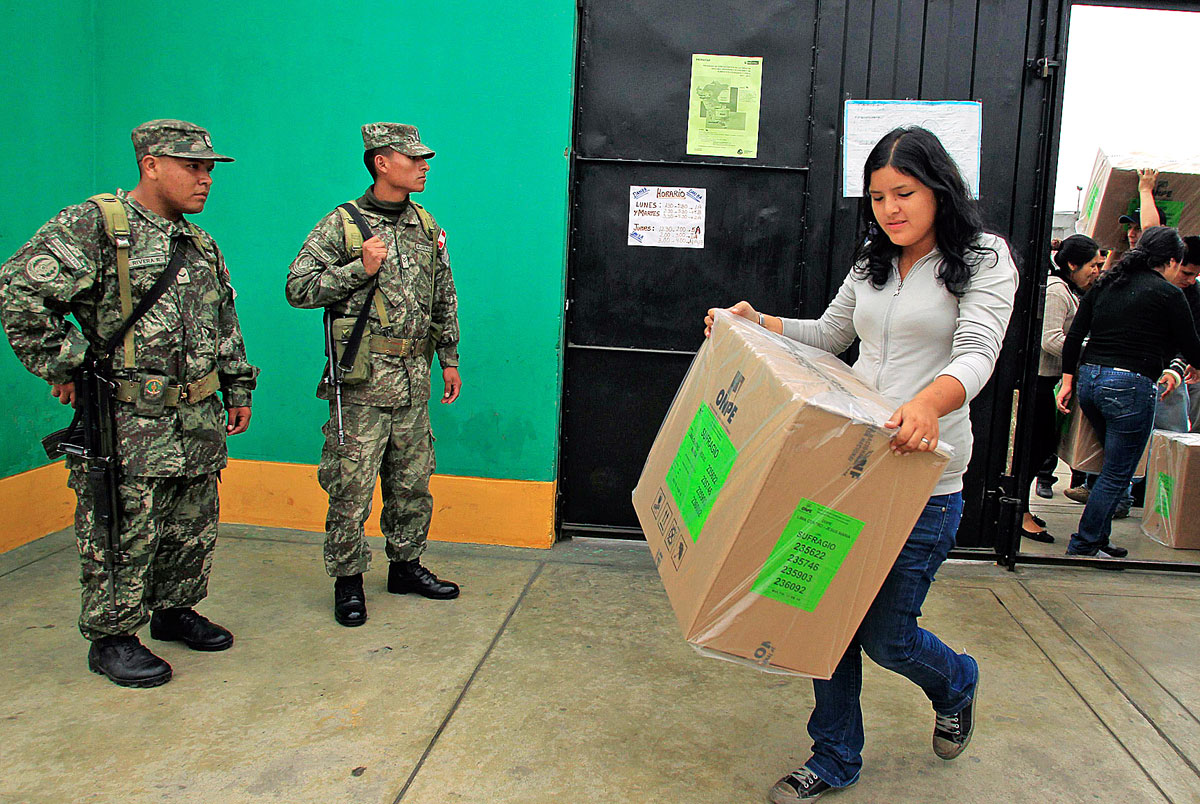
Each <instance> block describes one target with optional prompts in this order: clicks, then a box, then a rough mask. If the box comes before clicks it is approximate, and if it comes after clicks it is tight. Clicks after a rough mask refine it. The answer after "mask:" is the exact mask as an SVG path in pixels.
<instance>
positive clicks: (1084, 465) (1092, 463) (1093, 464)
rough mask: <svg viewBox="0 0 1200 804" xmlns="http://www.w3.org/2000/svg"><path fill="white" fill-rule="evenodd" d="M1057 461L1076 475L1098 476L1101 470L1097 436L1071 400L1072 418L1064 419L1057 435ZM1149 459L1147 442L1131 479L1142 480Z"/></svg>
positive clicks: (1102, 462)
mask: <svg viewBox="0 0 1200 804" xmlns="http://www.w3.org/2000/svg"><path fill="white" fill-rule="evenodd" d="M1058 457H1060V458H1062V460H1063V463H1065V464H1066V465H1067V466H1069V467H1071V468H1072V469H1074V470H1075V471H1077V472H1090V473H1092V474H1094V475H1098V474H1100V470H1101V469H1103V468H1104V445H1103V444H1101V443H1100V438H1099V437H1098V436H1097V435H1096V430H1095V429H1094V428H1093V427H1092V422H1091V420H1090V419H1088V417H1087V416H1085V415H1083V411H1082V410H1081V409H1080V407H1079V405H1078V404H1077V402H1076V401H1075V400H1074V399H1072V400H1071V415H1070V416H1068V417H1067V421H1066V423H1065V424H1064V426H1063V429H1062V431H1061V432H1060V433H1059V439H1058ZM1149 457H1150V444H1149V442H1147V444H1146V449H1145V450H1143V451H1142V458H1141V460H1139V461H1138V465H1137V468H1136V469H1134V470H1133V476H1134V477H1145V475H1146V462H1147V460H1148V459H1149Z"/></svg>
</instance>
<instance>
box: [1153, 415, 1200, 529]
mask: <svg viewBox="0 0 1200 804" xmlns="http://www.w3.org/2000/svg"><path fill="white" fill-rule="evenodd" d="M1150 456H1151V457H1150V475H1149V476H1148V477H1147V479H1146V507H1145V509H1144V510H1143V512H1142V533H1145V534H1146V535H1147V536H1149V537H1150V538H1151V539H1153V540H1154V541H1156V542H1158V543H1159V544H1165V545H1166V546H1167V547H1178V548H1181V549H1187V550H1200V434H1196V433H1172V432H1168V431H1166V430H1155V431H1154V437H1153V438H1152V439H1151V450H1150Z"/></svg>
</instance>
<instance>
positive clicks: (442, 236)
mask: <svg viewBox="0 0 1200 804" xmlns="http://www.w3.org/2000/svg"><path fill="white" fill-rule="evenodd" d="M445 247H446V230H445V229H443V230H442V231H441V234H439V235H438V248H445Z"/></svg>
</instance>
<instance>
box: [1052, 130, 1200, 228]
mask: <svg viewBox="0 0 1200 804" xmlns="http://www.w3.org/2000/svg"><path fill="white" fill-rule="evenodd" d="M1147 167H1152V168H1155V169H1156V170H1158V181H1157V182H1156V183H1155V186H1154V203H1155V205H1156V206H1157V207H1159V208H1160V209H1161V210H1162V211H1163V212H1165V213H1166V214H1167V220H1165V221H1161V223H1162V224H1163V225H1164V226H1174V227H1175V228H1176V229H1179V230H1180V231H1181V232H1185V233H1186V232H1195V231H1197V229H1200V175H1198V174H1200V160H1198V159H1196V158H1195V157H1189V158H1186V159H1184V160H1182V161H1180V160H1177V159H1174V158H1168V157H1166V156H1163V155H1161V154H1147V153H1126V154H1106V153H1104V151H1103V150H1100V151H1098V152H1097V153H1096V162H1095V164H1094V165H1093V166H1092V176H1091V179H1090V180H1089V181H1088V188H1087V192H1085V193H1084V196H1083V209H1082V210H1081V213H1080V216H1079V220H1078V221H1076V223H1075V231H1077V232H1080V233H1081V234H1085V235H1089V236H1091V237H1093V238H1095V239H1096V240H1097V241H1098V242H1099V243H1100V245H1101V246H1103V247H1107V248H1115V249H1117V250H1118V251H1124V250H1125V249H1126V248H1128V241H1127V240H1126V238H1125V227H1124V226H1122V225H1121V224H1120V223H1119V221H1118V219H1119V218H1120V217H1121V216H1122V215H1133V214H1134V210H1136V209H1139V208H1140V207H1141V201H1140V200H1139V196H1138V176H1137V171H1138V168H1147ZM1134 217H1137V216H1136V215H1134Z"/></svg>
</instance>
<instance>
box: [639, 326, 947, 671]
mask: <svg viewBox="0 0 1200 804" xmlns="http://www.w3.org/2000/svg"><path fill="white" fill-rule="evenodd" d="M896 407H898V404H897V402H896V401H895V400H888V399H885V398H884V397H883V396H881V395H880V394H878V393H876V392H875V391H873V390H871V389H870V388H868V387H867V386H866V385H865V384H864V383H863V382H862V381H861V380H860V379H859V378H858V377H857V375H855V374H854V372H853V371H852V370H851V369H850V368H849V367H848V366H846V365H845V364H844V363H842V362H841V361H839V360H838V359H837V358H835V357H833V356H832V355H829V354H826V353H825V352H821V351H820V350H817V349H811V348H809V347H806V346H803V345H801V344H798V343H795V342H793V341H790V340H788V339H786V338H783V337H781V336H778V335H775V334H773V333H770V332H767V331H766V330H764V329H762V328H761V327H758V326H757V325H755V324H752V323H750V322H748V321H746V320H744V319H742V318H738V317H735V316H732V315H730V314H728V313H724V312H722V313H719V314H718V317H717V321H716V325H715V326H714V328H713V334H712V337H711V338H709V339H708V341H707V342H705V344H704V345H703V347H702V348H701V349H700V352H699V353H698V354H697V355H696V358H695V360H694V361H693V363H692V366H691V368H690V369H689V371H688V374H687V376H686V377H685V378H684V381H683V385H682V386H681V387H680V389H679V392H678V394H677V395H676V397H675V401H674V403H672V405H671V409H670V411H669V412H668V414H667V417H666V419H665V420H664V421H663V424H662V428H661V429H660V430H659V433H658V437H657V438H656V439H655V441H654V446H653V447H652V449H651V450H650V456H649V458H648V459H647V460H646V466H645V468H644V469H643V470H642V476H641V479H640V480H639V481H638V485H637V488H636V489H635V490H634V492H633V505H634V508H635V509H636V511H637V515H638V519H639V520H640V521H641V525H642V530H643V531H645V534H646V540H647V541H648V542H649V545H650V549H651V552H652V554H653V556H654V560H655V563H656V564H657V566H658V569H659V573H660V574H661V576H662V580H663V584H664V585H665V586H666V590H667V596H668V597H669V598H670V600H671V605H672V606H673V608H674V610H675V614H676V616H677V617H678V619H679V624H680V626H681V627H682V628H683V632H684V636H685V638H686V639H687V640H688V641H689V642H690V643H691V644H692V645H694V646H696V647H697V648H699V649H701V650H702V651H704V652H709V653H712V654H715V655H718V656H720V657H722V658H730V659H734V660H745V661H747V662H752V663H754V664H757V665H759V666H761V667H763V668H766V669H771V670H775V671H782V672H791V673H795V674H799V675H807V676H813V677H817V678H829V677H830V676H831V675H832V673H833V670H834V668H835V667H836V666H837V663H838V661H839V660H840V659H841V657H842V654H844V653H845V651H846V647H847V645H849V643H850V639H851V637H853V635H854V632H855V631H856V630H857V629H858V626H859V623H860V622H861V621H862V618H863V616H864V615H865V614H866V612H867V608H868V607H869V606H870V605H871V601H872V600H874V598H875V595H876V593H877V592H878V591H879V587H880V586H881V585H882V583H883V580H884V578H885V577H886V576H887V573H888V571H889V570H890V569H891V566H892V564H893V563H894V562H895V560H896V556H897V555H898V554H899V552H900V548H901V547H902V546H903V545H904V542H905V540H906V539H907V538H908V535H909V532H910V531H911V530H912V527H913V525H914V524H915V523H916V521H917V518H918V517H919V516H920V514H921V512H922V510H923V509H924V506H925V505H926V503H927V502H928V499H929V495H930V493H931V492H932V490H933V487H934V486H935V485H936V484H937V481H938V479H939V478H940V477H941V474H942V470H943V469H944V467H945V466H946V463H947V462H948V461H949V457H948V454H949V449H946V450H942V449H941V448H939V451H938V452H932V453H912V454H909V455H905V456H898V455H895V454H893V453H892V451H891V450H890V448H889V447H890V432H889V431H887V430H886V429H885V428H884V427H883V424H884V422H886V421H887V419H888V417H889V416H890V415H891V414H892V412H893V411H894V410H895V409H896Z"/></svg>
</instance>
